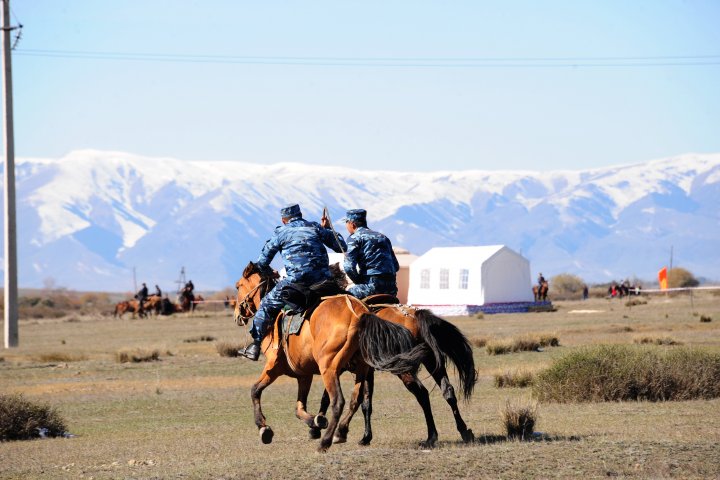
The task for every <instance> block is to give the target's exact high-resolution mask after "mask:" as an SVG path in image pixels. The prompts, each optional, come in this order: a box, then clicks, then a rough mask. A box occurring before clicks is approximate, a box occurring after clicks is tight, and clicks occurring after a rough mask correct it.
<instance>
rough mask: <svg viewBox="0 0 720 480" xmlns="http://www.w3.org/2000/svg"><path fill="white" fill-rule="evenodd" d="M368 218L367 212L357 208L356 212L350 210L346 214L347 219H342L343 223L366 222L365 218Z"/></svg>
mask: <svg viewBox="0 0 720 480" xmlns="http://www.w3.org/2000/svg"><path fill="white" fill-rule="evenodd" d="M366 216H367V212H366V211H365V210H363V209H362V208H356V209H354V210H348V211H347V212H345V218H343V219H342V221H343V222H364V221H365V217H366Z"/></svg>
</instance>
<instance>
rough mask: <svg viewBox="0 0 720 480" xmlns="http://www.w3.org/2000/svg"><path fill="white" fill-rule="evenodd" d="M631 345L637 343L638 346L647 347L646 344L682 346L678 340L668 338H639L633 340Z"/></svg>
mask: <svg viewBox="0 0 720 480" xmlns="http://www.w3.org/2000/svg"><path fill="white" fill-rule="evenodd" d="M633 343H637V344H640V345H647V344H650V345H682V344H683V343H682V342H680V341H678V340H674V339H672V338H670V337H656V338H653V337H639V338H636V339H634V340H633Z"/></svg>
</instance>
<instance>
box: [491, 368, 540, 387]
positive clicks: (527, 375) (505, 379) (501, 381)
mask: <svg viewBox="0 0 720 480" xmlns="http://www.w3.org/2000/svg"><path fill="white" fill-rule="evenodd" d="M533 377H534V375H533V373H532V372H530V371H528V370H512V371H511V370H506V371H505V372H504V373H496V374H495V386H496V387H497V388H505V387H510V388H525V387H529V386H530V385H532V382H533Z"/></svg>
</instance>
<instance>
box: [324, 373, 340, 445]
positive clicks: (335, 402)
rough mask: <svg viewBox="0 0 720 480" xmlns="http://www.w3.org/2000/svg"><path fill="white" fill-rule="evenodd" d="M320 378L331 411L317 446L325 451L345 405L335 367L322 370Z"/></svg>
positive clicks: (330, 442) (331, 439) (330, 443)
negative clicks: (325, 428)
mask: <svg viewBox="0 0 720 480" xmlns="http://www.w3.org/2000/svg"><path fill="white" fill-rule="evenodd" d="M322 378H323V383H325V390H327V393H328V397H329V398H330V411H331V413H332V414H331V415H330V422H329V423H328V427H327V430H326V431H325V434H324V435H323V436H322V438H321V439H320V447H318V451H320V452H325V451H327V449H328V448H330V445H332V441H333V436H334V435H335V429H336V428H337V426H338V420H339V419H340V414H341V413H342V410H343V408H344V407H345V397H343V393H342V387H341V386H340V375H339V373H338V371H337V370H336V369H334V368H328V369H327V370H325V371H324V372H322Z"/></svg>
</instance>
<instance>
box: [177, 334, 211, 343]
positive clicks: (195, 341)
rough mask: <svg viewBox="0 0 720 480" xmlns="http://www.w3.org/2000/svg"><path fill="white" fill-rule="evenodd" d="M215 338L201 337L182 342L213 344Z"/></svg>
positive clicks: (209, 336)
mask: <svg viewBox="0 0 720 480" xmlns="http://www.w3.org/2000/svg"><path fill="white" fill-rule="evenodd" d="M214 341H215V337H213V336H211V335H201V336H199V337H192V338H186V339H185V340H183V342H185V343H197V342H214Z"/></svg>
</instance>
